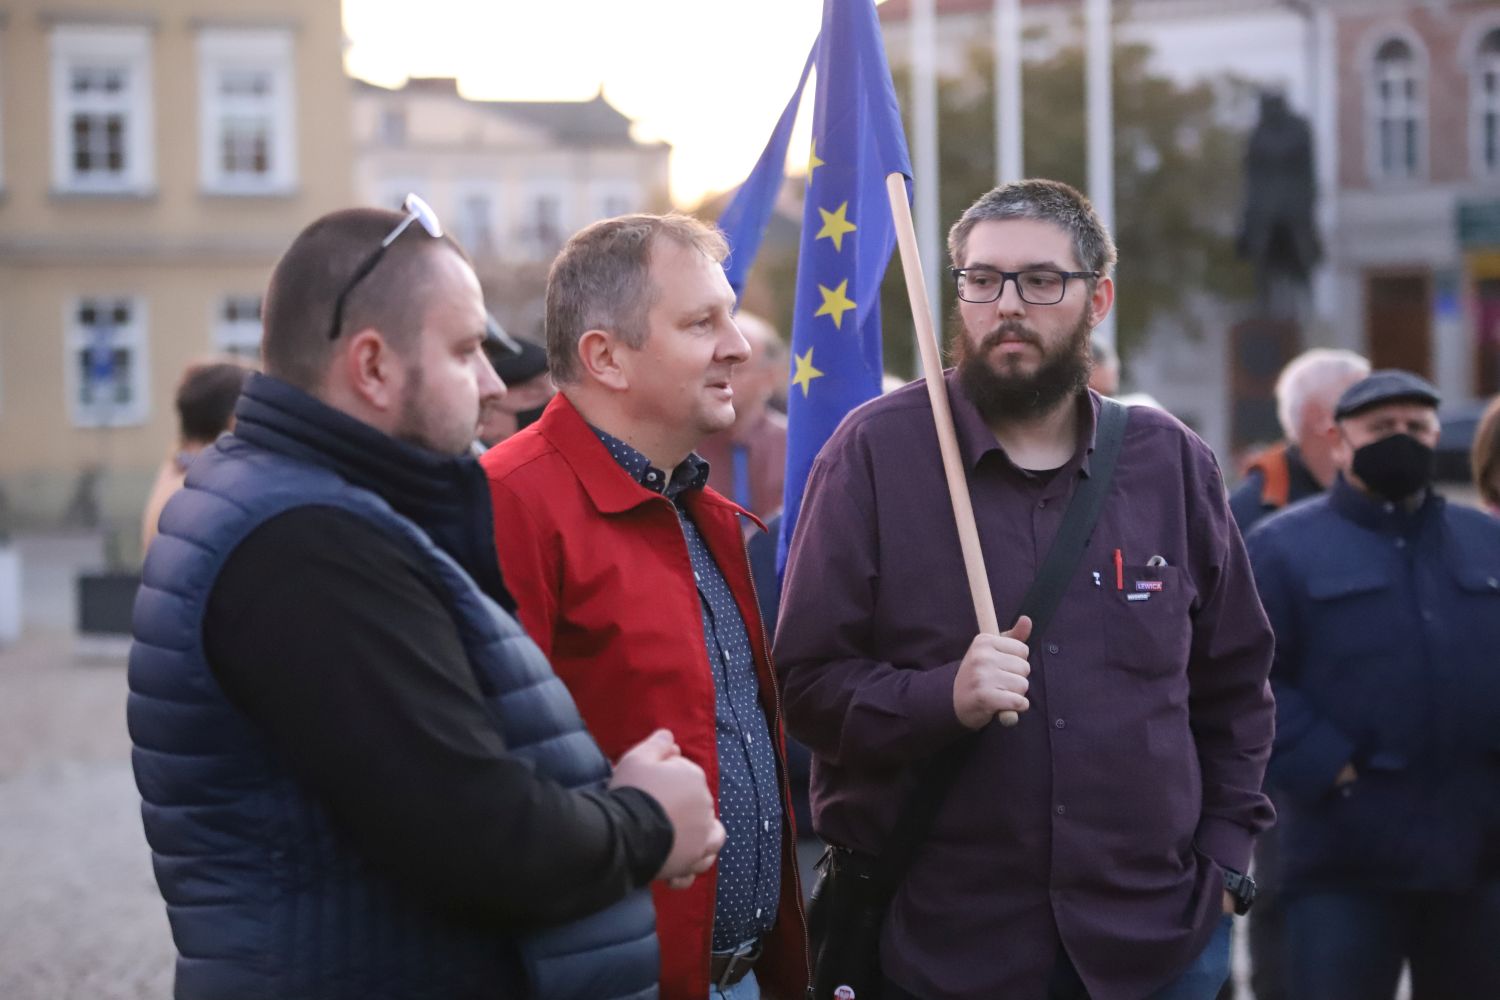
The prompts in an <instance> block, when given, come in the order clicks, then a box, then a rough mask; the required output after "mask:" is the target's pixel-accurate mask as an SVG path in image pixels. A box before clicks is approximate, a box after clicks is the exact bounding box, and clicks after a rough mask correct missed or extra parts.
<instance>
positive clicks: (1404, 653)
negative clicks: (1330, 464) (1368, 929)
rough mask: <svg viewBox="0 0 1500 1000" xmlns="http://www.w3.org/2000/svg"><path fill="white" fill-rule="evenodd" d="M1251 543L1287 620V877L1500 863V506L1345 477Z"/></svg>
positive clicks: (1280, 647)
mask: <svg viewBox="0 0 1500 1000" xmlns="http://www.w3.org/2000/svg"><path fill="white" fill-rule="evenodd" d="M1246 544H1247V547H1248V549H1249V552H1250V559H1251V564H1252V566H1253V568H1254V571H1255V579H1256V584H1257V586H1258V588H1259V590H1260V596H1261V600H1262V602H1263V603H1264V605H1265V609H1266V614H1267V615H1268V616H1269V618H1270V621H1271V626H1272V628H1273V629H1274V631H1275V633H1276V656H1275V660H1274V663H1273V666H1272V669H1271V686H1272V688H1273V690H1274V692H1275V695H1276V743H1275V750H1274V752H1273V754H1272V757H1271V764H1270V769H1269V772H1268V776H1267V777H1268V780H1269V781H1270V783H1271V784H1272V785H1274V786H1276V787H1277V788H1278V790H1279V791H1280V792H1281V793H1282V794H1281V796H1280V798H1279V799H1278V801H1279V802H1282V803H1284V805H1285V809H1284V811H1283V812H1282V816H1281V824H1280V830H1281V845H1282V852H1283V862H1284V865H1285V875H1284V885H1285V888H1286V890H1287V891H1288V892H1295V891H1298V890H1304V889H1347V888H1373V889H1430V890H1451V891H1461V890H1465V889H1469V888H1472V887H1473V886H1474V885H1475V884H1476V882H1477V881H1478V880H1479V879H1480V878H1481V876H1482V875H1488V876H1489V877H1493V876H1494V875H1496V874H1500V871H1497V869H1496V866H1497V863H1500V843H1497V840H1500V521H1497V520H1494V519H1492V518H1490V517H1488V516H1487V515H1485V514H1482V513H1480V512H1479V511H1476V510H1470V509H1468V508H1464V507H1455V506H1450V505H1448V504H1447V503H1445V501H1444V500H1443V499H1442V498H1441V497H1437V496H1429V497H1428V498H1427V500H1426V501H1425V502H1424V503H1423V504H1422V506H1421V507H1420V508H1418V509H1417V510H1416V511H1414V512H1406V511H1403V510H1400V509H1398V508H1396V507H1395V506H1393V505H1391V504H1387V503H1384V502H1382V501H1379V500H1376V499H1373V498H1371V497H1369V496H1366V495H1365V494H1363V493H1360V492H1359V491H1358V490H1356V489H1354V488H1353V487H1352V486H1350V485H1349V483H1348V482H1347V481H1345V480H1344V479H1343V478H1340V479H1339V481H1338V482H1337V483H1335V484H1334V487H1333V489H1332V490H1330V491H1329V493H1327V494H1325V495H1323V496H1319V497H1315V498H1313V499H1310V500H1307V501H1304V502H1302V503H1299V504H1295V505H1293V506H1291V507H1289V508H1287V509H1286V510H1284V511H1282V512H1280V513H1278V514H1276V515H1274V516H1272V517H1271V518H1269V519H1267V520H1265V521H1263V522H1262V523H1261V524H1259V525H1258V526H1257V527H1256V528H1255V529H1254V530H1253V531H1251V532H1250V534H1249V535H1248V536H1247V538H1246ZM1351 762H1352V763H1353V764H1354V767H1355V769H1356V771H1357V772H1358V774H1359V777H1358V780H1356V781H1355V782H1354V783H1353V784H1351V785H1347V786H1345V787H1344V788H1341V789H1335V788H1334V779H1335V777H1336V776H1337V775H1338V773H1339V771H1340V770H1341V769H1342V768H1343V767H1344V765H1345V764H1347V763H1351Z"/></svg>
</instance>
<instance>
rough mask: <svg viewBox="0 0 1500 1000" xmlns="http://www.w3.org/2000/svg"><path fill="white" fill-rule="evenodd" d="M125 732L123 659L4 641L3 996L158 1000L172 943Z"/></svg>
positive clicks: (0, 726) (51, 642)
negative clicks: (147, 845)
mask: <svg viewBox="0 0 1500 1000" xmlns="http://www.w3.org/2000/svg"><path fill="white" fill-rule="evenodd" d="M139 808H140V804H139V799H138V798H137V796H136V791H135V783H134V781H133V779H132V777H131V773H130V741H129V738H128V736H127V735H126V731H125V662H124V659H123V657H121V656H119V655H111V656H105V657H83V656H80V655H78V654H76V653H75V647H74V644H73V641H72V639H71V637H69V636H67V635H66V634H65V633H61V632H43V633H42V634H40V635H38V634H36V633H35V632H32V633H30V634H28V636H27V637H26V638H23V639H22V640H21V642H20V643H18V644H17V645H15V646H12V647H8V648H6V649H0V998H3V1000H161V998H165V997H169V996H170V995H171V992H172V957H173V952H172V941H171V937H170V933H169V931H168V929H167V920H166V914H165V912H164V910H163V908H162V902H161V897H160V896H158V895H157V892H156V883H155V882H154V881H153V879H152V875H151V862H150V857H149V855H148V853H147V850H146V841H145V836H144V835H143V833H142V832H141V822H140V812H139Z"/></svg>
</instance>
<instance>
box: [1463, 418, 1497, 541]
mask: <svg viewBox="0 0 1500 1000" xmlns="http://www.w3.org/2000/svg"><path fill="white" fill-rule="evenodd" d="M1469 467H1470V468H1471V469H1472V470H1473V473H1474V488H1475V489H1476V490H1478V491H1479V499H1480V502H1481V503H1483V504H1484V506H1485V509H1486V510H1488V511H1489V512H1490V513H1491V514H1494V515H1495V516H1496V517H1500V396H1496V397H1495V398H1494V399H1492V400H1490V405H1488V406H1486V407H1485V408H1484V413H1483V414H1482V415H1481V416H1480V417H1479V425H1478V426H1477V427H1476V428H1475V429H1474V447H1473V449H1472V450H1471V451H1470V453H1469Z"/></svg>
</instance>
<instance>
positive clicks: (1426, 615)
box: [1422, 611, 1432, 622]
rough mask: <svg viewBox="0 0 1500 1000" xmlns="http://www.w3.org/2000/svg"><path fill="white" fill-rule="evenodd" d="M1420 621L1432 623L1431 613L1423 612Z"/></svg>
mask: <svg viewBox="0 0 1500 1000" xmlns="http://www.w3.org/2000/svg"><path fill="white" fill-rule="evenodd" d="M1422 620H1423V621H1424V622H1430V621H1432V612H1431V611H1424V612H1422Z"/></svg>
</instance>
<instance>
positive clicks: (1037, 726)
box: [774, 180, 1272, 1000]
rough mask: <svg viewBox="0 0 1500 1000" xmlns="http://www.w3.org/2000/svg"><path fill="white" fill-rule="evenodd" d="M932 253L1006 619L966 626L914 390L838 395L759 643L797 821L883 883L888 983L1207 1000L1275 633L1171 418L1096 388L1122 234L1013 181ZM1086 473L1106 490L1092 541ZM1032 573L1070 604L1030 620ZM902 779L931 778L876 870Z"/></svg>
mask: <svg viewBox="0 0 1500 1000" xmlns="http://www.w3.org/2000/svg"><path fill="white" fill-rule="evenodd" d="M948 248H949V252H950V254H951V257H952V264H953V271H952V274H953V278H954V281H955V283H956V289H957V292H958V298H959V303H958V309H957V316H956V323H955V326H956V327H957V329H956V331H955V332H954V337H953V342H954V355H955V358H956V360H957V365H956V368H955V370H953V371H951V372H949V373H948V374H947V375H946V378H947V381H948V385H949V395H950V398H951V401H952V409H953V420H954V424H955V429H956V431H957V436H958V444H959V450H960V453H961V455H962V459H963V462H964V465H965V468H966V471H967V476H968V488H969V492H970V495H971V498H972V500H973V506H974V510H975V516H976V519H977V524H978V529H979V534H980V538H981V542H982V545H983V547H984V550H985V555H986V563H987V569H988V573H989V583H990V587H991V589H992V592H993V594H994V598H995V604H996V610H997V612H998V614H999V617H1000V620H1001V621H1002V622H1014V623H1015V625H1014V627H1013V628H1011V629H1010V630H1008V631H1007V632H1006V633H1005V634H1004V635H991V634H983V633H981V634H978V635H976V634H975V633H976V631H977V629H976V625H975V620H974V614H973V604H972V601H971V600H970V596H969V588H968V584H967V579H966V576H965V573H964V569H963V561H962V558H961V555H960V549H959V540H958V533H957V532H956V531H955V529H954V520H953V514H952V510H951V507H950V504H949V498H948V495H947V490H946V489H945V488H944V475H943V470H942V466H941V463H940V459H939V452H938V448H937V434H936V428H935V425H934V422H933V416H932V408H931V406H930V404H929V402H928V397H927V393H926V390H925V389H924V388H923V387H922V386H921V385H914V386H908V387H906V388H904V389H900V390H897V391H896V392H893V393H890V394H888V395H886V396H883V397H881V398H880V399H878V400H874V401H872V402H870V403H868V404H866V405H865V406H864V407H862V408H860V409H859V410H856V411H855V412H854V413H852V414H850V416H849V417H848V418H847V419H845V421H844V423H843V424H842V425H841V426H840V428H839V429H838V431H836V432H835V433H834V435H833V437H832V438H830V439H829V441H828V444H827V445H826V446H825V447H824V449H823V451H822V453H821V454H820V455H819V456H818V458H817V460H816V462H815V463H814V465H813V469H812V474H811V476H810V477H809V479H808V482H807V492H806V499H805V500H804V503H803V507H802V516H801V520H800V521H799V523H798V525H797V533H796V538H795V539H794V540H793V543H792V549H791V553H790V557H789V561H788V565H787V570H786V576H785V587H784V590H783V592H782V603H781V617H780V620H779V622H778V624H777V630H776V644H775V649H774V652H775V659H776V663H777V665H778V669H779V673H780V676H781V679H782V685H783V686H782V690H783V695H784V697H783V703H784V705H785V711H786V720H787V730H788V732H789V733H790V734H791V735H793V736H795V737H796V738H797V739H798V740H800V741H802V742H803V743H805V744H806V745H807V746H808V747H810V748H811V749H812V752H813V771H812V811H813V827H814V829H815V830H816V831H817V833H818V835H819V836H820V837H822V838H823V840H825V841H826V842H828V843H830V844H832V845H836V848H835V850H834V851H833V852H831V854H830V855H829V856H828V867H829V870H831V871H836V872H843V871H844V870H846V867H847V870H849V871H853V872H855V873H859V872H860V871H861V869H863V870H864V871H866V872H870V871H872V870H873V872H874V873H875V874H876V876H877V878H878V882H879V884H883V885H891V884H892V882H894V885H895V888H894V896H893V898H891V900H890V903H889V907H888V909H887V911H886V913H885V919H884V923H883V928H882V932H881V940H880V963H881V966H882V974H883V977H884V984H885V988H884V990H883V992H882V993H881V996H882V997H883V998H884V1000H892V998H908V997H921V998H936V997H942V998H945V1000H952V998H974V1000H989V998H993V997H1033V998H1043V997H1045V998H1048V1000H1081V998H1092V1000H1142V998H1147V997H1152V998H1158V1000H1167V998H1170V1000H1211V998H1212V997H1214V995H1215V994H1216V993H1217V992H1218V989H1219V987H1220V985H1221V984H1222V983H1223V981H1224V979H1225V977H1226V975H1227V974H1228V971H1229V921H1230V914H1232V913H1243V912H1244V911H1245V909H1246V908H1247V907H1248V905H1249V903H1250V901H1251V899H1252V898H1253V885H1252V884H1251V883H1250V882H1249V880H1248V879H1247V878H1246V877H1245V876H1244V875H1243V874H1242V873H1243V872H1244V871H1245V870H1246V868H1247V866H1248V864H1249V860H1250V847H1251V843H1252V841H1253V839H1254V836H1255V834H1256V833H1257V832H1258V831H1260V830H1262V829H1264V828H1266V827H1267V826H1268V825H1269V824H1270V822H1271V818H1272V810H1271V807H1270V804H1269V802H1268V801H1267V799H1266V797H1265V796H1264V795H1262V794H1261V778H1262V776H1263V773H1264V770H1265V766H1266V758H1267V756H1268V754H1269V752H1270V743H1271V723H1272V706H1271V699H1270V695H1269V692H1268V689H1267V685H1266V676H1267V672H1268V670H1269V668H1270V662H1271V633H1270V629H1269V628H1268V626H1267V624H1266V617H1265V613H1264V612H1263V611H1262V610H1261V606H1260V601H1259V600H1258V599H1257V597H1256V594H1255V586H1254V581H1253V580H1252V578H1251V574H1250V568H1249V564H1248V561H1247V560H1246V557H1245V549H1244V545H1243V544H1242V543H1241V541H1240V536H1239V533H1238V531H1237V530H1236V528H1235V526H1234V522H1233V520H1232V519H1231V518H1230V516H1229V509H1228V506H1227V504H1226V502H1225V494H1224V484H1223V480H1222V478H1221V476H1220V474H1219V469H1218V466H1217V464H1216V463H1215V461H1214V456H1213V453H1212V452H1211V451H1209V449H1208V447H1207V446H1206V445H1205V444H1204V443H1203V442H1202V441H1201V440H1199V438H1198V437H1197V435H1195V434H1193V433H1192V431H1190V430H1188V429H1187V428H1186V427H1184V426H1183V425H1182V424H1181V423H1179V422H1178V421H1177V420H1175V419H1173V418H1172V417H1171V416H1170V415H1168V414H1166V413H1163V412H1161V411H1158V410H1155V409H1149V408H1143V407H1134V408H1130V409H1126V408H1124V407H1122V406H1119V404H1116V403H1113V402H1106V401H1104V400H1102V399H1101V397H1100V396H1099V395H1098V394H1096V393H1094V392H1092V391H1090V390H1089V389H1088V377H1089V369H1090V357H1091V352H1090V345H1089V334H1090V331H1091V330H1092V329H1093V328H1094V327H1096V326H1097V325H1098V324H1099V323H1100V322H1101V321H1102V320H1103V319H1104V317H1105V316H1106V315H1107V314H1108V312H1109V310H1110V307H1111V305H1112V304H1113V302H1114V279H1113V276H1112V274H1111V272H1112V269H1113V265H1114V262H1115V248H1114V244H1113V241H1112V240H1111V238H1110V235H1109V233H1108V231H1107V230H1106V229H1105V228H1104V225H1103V224H1102V223H1101V222H1100V220H1099V218H1098V216H1097V215H1096V214H1095V213H1094V210H1093V208H1092V207H1091V206H1090V205H1089V203H1088V201H1087V199H1085V198H1084V197H1083V196H1082V195H1081V194H1079V193H1078V192H1077V191H1075V190H1073V189H1072V188H1070V187H1068V186H1067V185H1065V184H1059V183H1056V182H1053V181H1044V180H1028V181H1021V182H1018V183H1014V184H1007V185H1003V186H1001V187H998V188H996V189H995V190H993V191H991V192H989V193H988V194H986V195H984V196H983V197H982V198H980V199H979V200H978V201H977V202H975V203H974V204H973V205H972V206H970V207H969V209H968V210H967V211H965V212H964V214H963V216H962V217H961V218H960V219H959V220H958V222H957V223H956V224H955V225H954V226H953V229H952V231H951V232H950V233H949V236H948ZM813 391H817V390H816V388H815V389H814V390H813ZM1091 481H1092V482H1094V483H1097V482H1102V483H1104V484H1105V485H1104V487H1103V489H1102V490H1097V488H1091V485H1092V484H1091ZM1076 495H1082V496H1083V497H1091V496H1098V498H1099V500H1098V503H1099V504H1100V506H1098V507H1097V508H1094V509H1095V510H1096V511H1097V515H1096V519H1095V520H1094V523H1093V525H1092V530H1091V531H1090V530H1088V527H1087V521H1088V518H1077V517H1075V516H1074V515H1075V513H1076V511H1075V510H1074V509H1073V500H1074V498H1075V496H1076ZM1078 509H1081V510H1088V509H1089V507H1088V506H1080V507H1079V508H1078ZM1065 526H1066V527H1065ZM1075 526H1080V527H1075ZM1059 536H1062V537H1063V538H1064V539H1066V540H1067V542H1066V543H1065V544H1064V545H1062V546H1061V548H1060V551H1064V552H1071V553H1072V554H1071V555H1070V556H1069V558H1066V559H1057V558H1055V557H1052V556H1049V553H1050V552H1051V549H1052V546H1053V543H1054V541H1055V540H1057V539H1058V538H1059ZM1074 540H1076V542H1075V541H1074ZM1044 566H1045V567H1047V570H1046V572H1045V573H1043V572H1042V568H1043V567H1044ZM1039 575H1040V576H1042V578H1043V579H1044V580H1055V581H1056V584H1055V587H1053V588H1052V589H1053V592H1054V593H1057V594H1059V595H1060V597H1059V598H1058V600H1057V602H1056V603H1055V604H1054V605H1053V606H1054V607H1055V611H1054V612H1052V613H1051V614H1050V617H1048V612H1047V611H1045V610H1043V611H1039V612H1038V615H1039V623H1038V625H1037V627H1038V628H1039V629H1041V631H1040V632H1039V634H1038V635H1035V636H1033V635H1032V627H1033V620H1032V619H1031V617H1030V616H1029V615H1028V614H1025V613H1023V612H1024V611H1026V610H1028V609H1035V608H1036V607H1038V606H1039V605H1041V606H1045V603H1046V602H1038V601H1036V600H1035V599H1034V598H1033V597H1032V596H1031V595H1029V594H1028V590H1029V588H1030V587H1031V586H1032V584H1033V581H1034V580H1035V579H1036V578H1037V577H1038V576H1039ZM1042 589H1044V590H1045V589H1048V588H1046V587H1044V588H1042ZM1023 595H1026V596H1025V597H1024V598H1023ZM1010 712H1015V713H1019V716H1020V718H1019V722H1018V723H1016V724H1015V725H1013V726H1010V727H1005V726H1001V725H997V724H995V719H996V716H997V714H999V713H1010ZM955 747H956V748H957V749H958V751H959V752H954V748H955ZM935 760H936V761H937V762H938V763H940V764H941V765H943V767H945V768H946V770H945V771H939V770H938V769H936V768H935V767H934V765H933V763H932V762H933V761H935ZM919 775H920V776H921V779H922V780H921V782H920V787H926V788H930V787H933V786H934V785H937V786H939V787H940V786H941V783H943V782H951V784H948V786H947V788H946V790H945V791H944V792H943V794H942V797H941V798H940V799H938V800H936V805H935V806H933V807H928V808H927V809H926V810H925V815H927V816H928V817H929V822H928V823H927V824H926V829H925V831H923V832H922V833H921V834H920V835H919V836H920V840H919V841H917V847H916V849H915V851H914V852H913V853H911V854H909V855H908V856H909V857H910V858H911V861H910V863H909V864H908V865H907V866H906V867H905V870H904V871H901V872H896V873H892V872H891V871H890V869H889V867H888V866H885V865H881V864H879V862H878V861H877V860H876V859H878V858H879V857H880V855H881V854H882V852H883V851H885V850H886V849H887V848H888V846H889V845H890V843H891V842H892V841H893V840H899V841H903V842H906V843H912V842H913V841H914V840H915V839H916V838H915V837H913V836H912V835H911V834H910V833H909V832H908V831H911V830H914V829H917V828H918V827H917V825H916V824H914V823H913V822H911V821H910V820H909V819H908V818H907V817H910V816H912V815H922V814H924V810H922V809H919V808H915V807H914V806H913V805H912V804H911V803H913V802H914V801H919V800H918V796H917V793H916V789H917V788H918V787H919V781H918V776H919ZM923 798H925V796H924V797H923ZM903 814H904V816H903ZM898 823H899V826H898ZM896 830H899V831H900V834H901V835H900V837H899V838H898V837H896V836H894V835H893V831H896Z"/></svg>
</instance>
